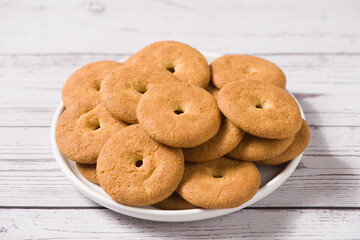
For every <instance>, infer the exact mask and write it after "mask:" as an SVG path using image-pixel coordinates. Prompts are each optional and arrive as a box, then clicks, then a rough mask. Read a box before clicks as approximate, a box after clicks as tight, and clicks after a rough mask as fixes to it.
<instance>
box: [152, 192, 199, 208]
mask: <svg viewBox="0 0 360 240" xmlns="http://www.w3.org/2000/svg"><path fill="white" fill-rule="evenodd" d="M154 207H157V208H160V209H165V210H186V209H194V208H197V206H195V205H193V204H191V203H189V202H188V201H186V200H185V199H183V198H182V197H181V196H180V195H179V194H178V193H177V192H174V193H173V194H171V195H170V197H168V198H166V199H164V200H162V201H161V202H158V203H156V204H154Z"/></svg>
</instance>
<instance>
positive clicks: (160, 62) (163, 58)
mask: <svg viewBox="0 0 360 240" xmlns="http://www.w3.org/2000/svg"><path fill="white" fill-rule="evenodd" d="M126 63H136V64H151V65H156V66H159V67H162V68H165V69H167V70H169V71H170V72H172V73H173V74H174V75H175V76H176V77H178V78H179V79H180V80H182V81H183V82H185V83H189V84H194V85H196V86H199V87H202V88H205V87H206V86H207V85H208V83H209V81H210V67H209V65H208V63H207V61H206V59H205V58H204V56H203V55H202V54H201V53H200V52H198V51H197V50H196V49H194V48H192V47H190V46H189V45H186V44H184V43H180V42H175V41H162V42H156V43H153V44H150V45H148V46H146V47H145V48H143V49H141V50H140V51H139V52H137V53H136V54H135V55H133V56H132V57H130V58H129V59H128V60H127V61H126Z"/></svg>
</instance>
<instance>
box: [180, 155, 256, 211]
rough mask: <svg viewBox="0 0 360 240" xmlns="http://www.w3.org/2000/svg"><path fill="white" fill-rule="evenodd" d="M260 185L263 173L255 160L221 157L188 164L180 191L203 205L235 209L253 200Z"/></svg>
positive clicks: (194, 201)
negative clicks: (245, 160)
mask: <svg viewBox="0 0 360 240" xmlns="http://www.w3.org/2000/svg"><path fill="white" fill-rule="evenodd" d="M259 186H260V173H259V171H258V169H257V168H256V166H255V164H254V163H252V162H242V161H237V160H233V159H230V158H226V157H222V158H218V159H215V160H212V161H207V162H199V163H186V165H185V171H184V177H183V179H182V180H181V183H180V185H179V187H178V188H177V190H176V191H177V192H178V193H179V194H180V195H181V196H182V197H183V198H184V199H185V200H187V201H188V202H190V203H192V204H194V205H196V206H200V207H203V208H233V207H238V206H240V205H241V204H243V203H245V202H247V201H248V200H250V199H251V198H252V197H253V196H254V195H255V194H256V192H257V190H258V189H259Z"/></svg>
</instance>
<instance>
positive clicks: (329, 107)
mask: <svg viewBox="0 0 360 240" xmlns="http://www.w3.org/2000/svg"><path fill="white" fill-rule="evenodd" d="M124 56H125V55H124V54H50V55H48V54H40V55H0V79H1V82H2V88H0V113H1V114H0V126H1V127H6V126H9V127H14V126H49V124H50V122H51V119H52V116H53V113H54V111H55V109H56V107H57V104H58V102H59V101H60V98H61V88H62V85H63V84H64V82H65V81H66V79H67V77H68V76H69V75H70V74H71V73H72V72H73V71H75V70H76V69H77V68H79V67H80V66H82V65H84V64H86V63H89V62H91V61H97V60H103V59H112V60H116V59H121V58H123V57H124ZM260 56H262V57H265V58H267V59H269V60H271V61H274V62H276V63H277V64H279V66H281V67H282V68H283V69H284V71H285V73H286V74H287V76H288V89H289V90H290V91H292V92H294V93H295V95H296V96H297V97H298V99H299V101H300V103H301V105H302V106H303V108H304V111H305V113H306V116H307V117H308V121H309V123H310V125H312V126H360V105H359V104H355V103H356V102H357V101H358V92H359V85H360V81H359V79H360V72H359V71H358V66H359V65H360V55H351V56H348V55H315V56H314V55H301V54H299V55H260ZM45 99H46V101H44V100H45Z"/></svg>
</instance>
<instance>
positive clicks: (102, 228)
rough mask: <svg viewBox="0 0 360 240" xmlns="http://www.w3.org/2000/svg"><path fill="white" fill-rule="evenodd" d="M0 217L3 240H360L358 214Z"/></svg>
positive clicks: (38, 212) (46, 213)
mask: <svg viewBox="0 0 360 240" xmlns="http://www.w3.org/2000/svg"><path fill="white" fill-rule="evenodd" d="M0 215H1V216H2V217H1V218H0V226H1V227H0V238H2V239H129V238H131V239H139V240H140V239H141V240H143V239H254V240H255V239H259V240H263V239H285V240H288V239H298V240H299V239H318V240H321V239H324V240H328V239H356V238H357V237H358V236H360V229H359V225H360V211H359V210H352V211H349V210H347V211H344V210H342V211H339V210H332V211H329V210H277V209H276V210H262V209H261V210H256V209H245V210H242V211H239V212H236V213H233V214H230V215H228V216H224V217H218V218H216V219H210V220H205V221H198V222H187V223H161V222H149V221H144V220H138V219H134V218H130V217H126V216H123V215H120V214H117V213H114V212H111V211H109V210H106V209H77V210H76V211H74V210H73V209H15V210H14V209H1V210H0ZM259 223H261V224H259ZM329 237H330V238H329Z"/></svg>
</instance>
